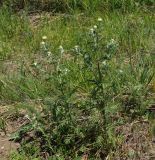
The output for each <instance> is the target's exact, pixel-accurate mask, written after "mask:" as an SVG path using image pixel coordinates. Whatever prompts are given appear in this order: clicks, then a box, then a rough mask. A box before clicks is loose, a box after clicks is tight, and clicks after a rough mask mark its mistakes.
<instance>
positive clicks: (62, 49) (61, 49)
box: [59, 45, 64, 57]
mask: <svg viewBox="0 0 155 160" xmlns="http://www.w3.org/2000/svg"><path fill="white" fill-rule="evenodd" d="M59 49H60V53H61V57H62V55H63V53H64V48H63V47H62V46H61V45H60V46H59Z"/></svg>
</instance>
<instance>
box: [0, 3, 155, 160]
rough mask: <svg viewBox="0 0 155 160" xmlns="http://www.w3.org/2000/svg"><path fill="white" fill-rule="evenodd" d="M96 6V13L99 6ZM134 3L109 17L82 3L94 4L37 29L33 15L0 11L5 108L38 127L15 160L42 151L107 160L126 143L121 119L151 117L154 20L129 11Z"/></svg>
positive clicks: (0, 95)
mask: <svg viewBox="0 0 155 160" xmlns="http://www.w3.org/2000/svg"><path fill="white" fill-rule="evenodd" d="M95 2H96V4H95V5H94V4H93V6H94V7H95V6H97V5H98V3H100V2H99V1H94V3H95ZM123 2H124V4H123ZM127 2H128V3H130V4H131V5H132V3H131V2H132V1H127ZM127 2H126V1H113V3H110V1H107V2H104V3H105V4H104V6H106V5H108V6H109V5H110V7H112V8H111V10H110V11H109V10H107V11H103V12H101V11H95V12H93V14H90V15H88V13H89V12H87V11H88V10H89V9H88V8H89V7H90V8H91V6H90V5H89V1H83V3H85V4H84V5H85V6H87V5H88V7H86V8H87V9H86V10H87V11H86V12H84V13H83V14H80V13H79V12H77V13H75V14H60V15H53V16H51V17H50V18H48V16H47V14H49V13H42V16H40V19H39V23H38V24H37V25H36V24H35V23H30V19H32V18H33V17H30V16H28V15H27V13H26V12H20V13H16V14H13V13H12V12H11V11H10V9H8V8H7V7H3V8H2V9H1V10H0V26H1V27H0V35H1V36H0V59H1V61H0V104H5V105H7V104H13V105H14V106H15V107H16V108H18V109H20V108H24V109H26V110H28V111H29V116H30V119H31V122H30V123H29V124H28V125H27V126H24V127H23V128H21V130H19V132H18V133H17V138H20V136H22V133H23V132H29V131H31V130H34V131H35V132H36V134H35V135H34V141H32V144H30V143H26V142H23V143H22V148H21V151H22V152H21V153H22V154H21V155H20V154H17V155H16V154H14V155H12V159H19V160H20V159H23V158H22V156H23V154H24V156H25V155H27V156H28V157H29V156H30V157H32V158H35V157H38V156H39V155H40V152H46V153H48V154H49V155H50V158H51V159H52V160H53V159H58V160H61V159H62V160H63V159H66V158H68V159H78V158H81V157H82V155H83V154H85V153H88V154H89V156H90V158H92V159H103V157H104V158H105V157H106V156H107V155H108V154H109V153H111V152H112V151H116V149H117V143H118V141H120V138H121V137H120V136H119V135H116V133H115V128H116V127H117V126H119V125H120V124H122V123H125V122H126V120H125V118H124V117H123V115H122V116H120V117H119V118H118V117H116V113H118V114H122V113H123V114H125V115H127V116H129V117H130V118H131V119H134V118H136V117H138V116H143V115H145V114H146V107H147V106H148V105H149V104H150V103H152V102H153V97H151V94H152V93H151V90H150V87H149V86H150V83H151V82H152V79H153V76H154V70H155V68H154V67H155V66H154V64H155V63H154V55H153V53H154V50H155V48H154V41H155V36H154V34H155V17H154V13H153V11H151V10H148V9H146V8H145V7H144V8H145V9H146V10H145V12H144V8H143V9H141V8H140V7H139V8H138V7H137V8H136V9H135V10H133V8H134V7H133V6H132V7H131V8H132V9H130V10H128V9H127V6H128V7H129V6H130V5H129V4H128V3H127ZM67 4H68V3H67ZM117 5H118V8H120V7H119V5H121V6H122V7H121V10H117ZM152 6H153V5H152ZM153 7H154V6H153ZM109 9H110V8H109ZM122 11H123V14H122ZM124 11H127V12H124ZM98 17H101V18H102V19H103V20H102V22H99V21H98ZM94 25H97V29H95V28H96V27H95V28H94V30H95V32H93V33H90V29H91V28H93V27H94ZM43 36H47V39H46V40H43V39H42V37H43ZM112 39H114V40H112ZM42 41H44V42H45V46H41V44H40V43H41V42H42ZM77 45H78V47H75V46H77ZM60 46H62V47H63V49H64V52H63V49H62V47H60ZM79 49H80V50H79ZM49 52H51V54H50V55H48V54H49ZM38 105H39V106H41V107H42V113H41V114H40V110H39V109H38V108H37V106H38ZM35 106H36V107H35ZM39 137H41V138H40V139H39ZM38 139H39V140H38ZM38 144H41V147H40V148H38ZM32 146H33V147H32ZM102 156H103V157H102ZM50 158H49V159H50Z"/></svg>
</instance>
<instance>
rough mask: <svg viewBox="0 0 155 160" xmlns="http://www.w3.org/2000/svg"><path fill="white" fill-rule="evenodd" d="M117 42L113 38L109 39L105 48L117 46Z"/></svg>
mask: <svg viewBox="0 0 155 160" xmlns="http://www.w3.org/2000/svg"><path fill="white" fill-rule="evenodd" d="M117 46H118V44H117V42H116V41H115V40H114V39H111V40H110V42H109V43H108V44H107V48H108V49H109V48H117Z"/></svg>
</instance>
